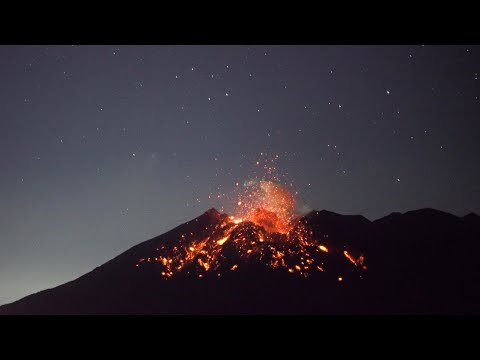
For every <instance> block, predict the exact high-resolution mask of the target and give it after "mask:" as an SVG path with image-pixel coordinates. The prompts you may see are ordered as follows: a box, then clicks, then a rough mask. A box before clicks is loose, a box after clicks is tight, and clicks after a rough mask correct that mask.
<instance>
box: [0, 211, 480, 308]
mask: <svg viewBox="0 0 480 360" xmlns="http://www.w3.org/2000/svg"><path fill="white" fill-rule="evenodd" d="M477 218H478V217H476V215H471V216H468V217H464V218H458V217H456V216H453V215H451V214H447V213H443V212H440V211H437V210H433V209H421V210H416V211H410V212H407V213H405V214H400V213H394V214H391V215H389V216H386V217H384V218H382V219H379V220H376V221H374V222H370V221H369V220H367V219H365V218H364V217H361V216H345V215H339V214H335V213H332V212H328V211H325V210H323V211H319V212H317V211H313V212H311V213H309V214H307V215H306V216H304V217H303V218H301V219H300V220H299V222H298V225H297V226H296V227H295V228H294V229H293V230H292V231H291V232H292V233H293V234H294V236H289V237H286V235H282V234H271V233H268V232H266V231H265V229H264V228H263V227H261V226H258V225H255V224H253V223H248V222H245V223H234V222H233V220H231V219H229V217H228V216H227V215H225V214H221V213H219V212H218V211H216V210H215V209H210V210H208V211H207V212H205V213H204V214H202V215H201V216H199V217H198V218H196V219H193V220H192V221H189V222H187V223H185V224H183V225H180V226H178V227H177V228H175V229H173V230H171V231H169V232H167V233H165V234H163V235H160V236H158V237H155V238H153V239H150V240H147V241H145V242H143V243H141V244H138V245H136V246H134V247H132V248H131V249H129V250H127V251H125V252H124V253H122V254H120V255H119V256H117V257H115V258H114V259H112V260H110V261H109V262H107V263H105V264H103V265H102V266H100V267H97V268H95V269H94V270H93V271H91V272H90V273H88V274H85V275H84V276H82V277H80V278H78V279H76V280H74V281H71V282H68V283H66V284H63V285H61V286H58V287H56V288H53V289H48V290H44V291H42V292H39V293H37V294H33V295H30V296H27V297H25V298H23V299H20V300H19V301H16V302H14V303H12V304H7V305H4V306H2V307H0V314H232V313H233V314H269V313H270V314H272V313H273V314H342V313H347V314H349V313H480V285H479V284H480V281H479V280H480V276H479V275H480V267H479V265H478V261H477V256H478V254H479V250H480V244H479V236H478V235H479V233H480V226H479V225H478V219H477ZM192 249H193V250H192ZM363 255H365V262H364V258H363Z"/></svg>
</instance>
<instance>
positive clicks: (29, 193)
mask: <svg viewBox="0 0 480 360" xmlns="http://www.w3.org/2000/svg"><path fill="white" fill-rule="evenodd" d="M0 73H1V77H0V79H1V81H0V95H1V99H2V100H1V101H0V140H1V141H0V150H1V151H0V166H1V169H2V170H1V171H0V199H1V206H0V212H1V213H0V304H2V303H6V302H10V301H13V300H16V299H18V298H20V297H22V296H24V295H27V294H30V293H32V292H36V291H39V290H42V289H45V288H48V287H52V286H56V285H59V284H61V283H63V282H66V281H69V280H72V279H74V278H76V277H78V276H80V275H82V274H84V273H86V272H88V271H90V270H92V269H93V268H94V267H95V266H99V265H101V264H102V263H104V262H105V261H107V260H109V259H111V258H113V257H114V256H116V255H118V254H119V253H121V252H123V251H125V250H127V249H128V248H129V247H131V246H133V245H135V244H137V243H139V242H141V241H144V240H147V239H149V238H151V237H154V236H156V235H159V234H161V233H163V232H165V231H167V230H169V229H171V228H173V227H175V226H177V225H179V224H181V223H183V222H185V221H187V220H190V219H192V218H194V217H196V216H199V215H200V214H201V213H203V212H204V211H205V210H207V209H208V208H210V207H216V208H217V209H219V210H220V209H222V207H223V208H224V210H225V211H227V212H228V211H229V209H231V206H230V205H231V202H230V199H229V197H228V196H229V194H231V193H232V192H233V191H234V188H235V186H236V183H237V182H240V183H243V182H245V181H247V180H248V179H251V178H252V177H253V176H254V175H255V171H256V170H255V169H256V168H255V166H256V161H257V160H258V159H259V157H260V156H261V155H260V154H261V153H263V154H267V155H264V156H267V157H274V156H276V155H279V159H278V169H279V171H280V172H281V173H282V174H284V175H285V177H284V179H285V181H286V182H288V183H289V184H291V185H289V186H291V188H292V191H293V192H298V203H299V206H300V208H301V209H302V210H303V211H307V210H308V209H317V210H321V209H327V210H331V211H335V212H338V213H342V214H362V215H364V216H366V217H367V218H369V219H371V220H374V219H377V218H379V217H382V216H385V215H388V214H389V213H391V212H393V211H400V212H405V211H408V210H414V209H418V208H423V207H433V208H436V209H440V210H444V211H448V212H451V213H454V214H456V215H465V214H467V213H469V212H472V211H473V212H476V213H480V169H479V168H480V167H479V161H478V155H479V154H480V141H479V140H480V123H479V122H480V81H479V80H478V76H479V74H480V47H479V46H429V45H425V46H423V45H415V46H125V45H122V46H70V45H68V46H1V47H0Z"/></svg>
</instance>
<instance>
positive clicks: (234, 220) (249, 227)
mask: <svg viewBox="0 0 480 360" xmlns="http://www.w3.org/2000/svg"><path fill="white" fill-rule="evenodd" d="M277 157H278V156H277ZM258 163H259V162H257V164H258ZM265 170H266V171H267V176H265V177H264V178H263V179H261V180H250V181H247V182H245V183H244V186H243V187H242V188H241V190H240V192H239V193H238V194H237V196H238V199H237V200H236V201H235V204H236V208H235V210H234V213H235V216H227V215H225V214H220V213H216V215H215V216H214V217H215V219H214V222H213V223H210V224H209V225H207V226H206V227H205V228H204V229H202V230H201V232H199V233H198V234H194V233H192V232H191V233H188V234H182V235H181V236H180V239H179V240H178V243H176V244H175V245H173V246H171V245H170V246H165V245H161V246H160V247H159V248H157V249H156V250H157V254H156V255H155V256H153V257H148V258H146V259H145V258H142V259H140V260H139V262H138V263H137V264H136V266H137V267H138V265H139V264H141V265H142V266H144V264H146V263H150V262H151V261H152V262H154V263H157V264H158V265H159V266H160V268H161V269H160V271H159V273H160V274H161V275H162V277H164V278H165V279H168V278H170V277H172V276H174V275H175V274H178V273H187V274H193V275H195V276H197V277H199V278H203V277H204V275H206V273H209V272H210V273H211V272H213V273H215V274H216V275H217V276H221V274H222V272H224V271H234V270H237V269H239V268H241V267H242V266H244V264H243V263H244V262H251V261H255V262H261V263H264V264H265V266H266V267H267V268H270V269H284V270H285V271H287V272H288V273H292V274H298V275H302V276H304V277H307V276H308V275H309V274H311V273H312V272H325V271H326V269H327V264H328V263H329V260H328V259H330V258H333V257H335V256H337V255H338V257H337V258H338V259H346V260H347V262H346V263H345V266H350V267H352V265H353V268H358V269H359V270H365V269H366V266H365V265H364V257H363V255H362V254H360V256H359V257H358V258H356V257H355V256H354V255H353V253H351V252H348V251H347V250H345V249H340V248H338V249H336V248H335V247H333V248H332V247H331V246H328V248H327V246H325V244H324V243H322V240H321V238H320V239H319V238H318V235H317V238H315V237H314V235H313V232H312V231H311V230H310V229H309V228H307V226H306V225H305V223H304V222H302V221H301V220H300V216H299V214H298V213H297V210H296V199H295V196H294V194H292V193H291V192H290V191H288V188H287V187H286V186H283V185H281V184H280V182H279V181H278V178H276V177H275V176H273V171H274V170H275V167H274V166H273V165H266V166H265ZM267 179H268V180H267ZM237 188H238V183H237ZM217 214H218V215H217ZM343 261H344V260H343ZM340 281H341V280H340Z"/></svg>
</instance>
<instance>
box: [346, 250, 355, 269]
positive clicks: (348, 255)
mask: <svg viewBox="0 0 480 360" xmlns="http://www.w3.org/2000/svg"><path fill="white" fill-rule="evenodd" d="M343 255H345V257H346V258H347V259H348V260H350V262H351V263H352V264H353V265H355V266H357V262H356V261H355V258H354V257H353V256H352V255H350V254H349V253H348V252H347V250H345V251H344V252H343Z"/></svg>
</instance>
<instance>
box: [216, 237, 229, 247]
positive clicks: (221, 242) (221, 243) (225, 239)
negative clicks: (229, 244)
mask: <svg viewBox="0 0 480 360" xmlns="http://www.w3.org/2000/svg"><path fill="white" fill-rule="evenodd" d="M227 240H228V235H227V236H225V237H224V238H221V239H220V240H218V241H217V244H218V245H223V244H225V241H227Z"/></svg>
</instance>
